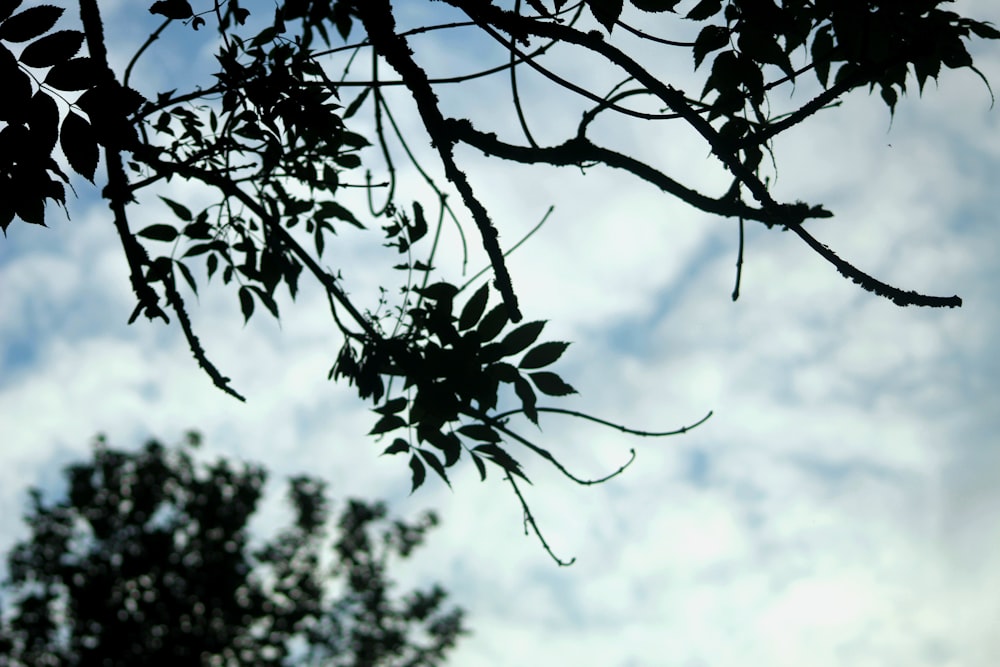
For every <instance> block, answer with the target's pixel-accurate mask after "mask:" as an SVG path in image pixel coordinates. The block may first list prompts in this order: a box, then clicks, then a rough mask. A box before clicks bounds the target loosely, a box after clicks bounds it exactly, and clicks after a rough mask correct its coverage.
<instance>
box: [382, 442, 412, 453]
mask: <svg viewBox="0 0 1000 667" xmlns="http://www.w3.org/2000/svg"><path fill="white" fill-rule="evenodd" d="M408 451H410V443H408V442H407V441H406V440H403V439H402V438H396V439H395V440H393V441H392V444H391V445H389V446H388V447H386V448H385V450H384V451H383V452H382V454H383V455H385V454H403V453H405V452H408Z"/></svg>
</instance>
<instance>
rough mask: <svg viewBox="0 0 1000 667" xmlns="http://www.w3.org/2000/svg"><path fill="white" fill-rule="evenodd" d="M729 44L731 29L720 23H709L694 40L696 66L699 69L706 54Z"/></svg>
mask: <svg viewBox="0 0 1000 667" xmlns="http://www.w3.org/2000/svg"><path fill="white" fill-rule="evenodd" d="M727 44H729V29H728V28H725V27H723V26H720V25H707V26H705V27H704V28H702V29H701V32H699V33H698V37H697V39H695V40H694V47H693V49H692V51H693V53H694V68H695V69H698V67H699V66H700V65H701V63H702V61H704V60H705V56H706V55H708V54H709V53H711V52H712V51H715V50H717V49H721V48H723V47H724V46H726V45H727Z"/></svg>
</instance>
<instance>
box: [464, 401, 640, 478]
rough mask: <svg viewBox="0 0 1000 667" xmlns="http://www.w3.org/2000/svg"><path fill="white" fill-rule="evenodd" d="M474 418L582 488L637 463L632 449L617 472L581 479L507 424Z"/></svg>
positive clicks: (487, 417)
mask: <svg viewBox="0 0 1000 667" xmlns="http://www.w3.org/2000/svg"><path fill="white" fill-rule="evenodd" d="M472 416H474V417H476V418H477V419H479V420H480V421H482V422H483V423H484V424H487V425H489V426H491V427H492V428H495V429H496V430H498V431H500V432H501V433H505V434H507V435H508V436H509V437H511V438H513V439H514V440H517V441H518V442H520V443H521V444H522V445H524V446H525V447H527V448H528V449H530V450H531V451H533V452H534V453H536V454H538V455H539V456H541V457H542V458H543V459H545V460H546V461H548V462H549V463H551V464H552V465H553V466H554V467H555V468H556V470H558V471H559V472H561V473H562V474H563V476H564V477H566V478H567V479H570V480H572V481H574V482H576V483H577V484H580V485H581V486H592V485H595V484H603V483H604V482H607V481H608V480H610V479H612V478H614V477H617V476H618V475H620V474H622V473H623V472H625V469H626V468H628V467H629V466H630V465H632V462H633V461H635V450H634V449H630V450H629V459H628V461H626V462H625V463H624V464H622V466H621V467H620V468H618V470H616V471H614V472H613V473H610V474H608V475H605V476H604V477H599V478H597V479H583V478H581V477H577V476H576V475H574V474H573V473H571V472H570V471H569V470H567V469H566V466H564V465H563V464H561V463H559V460H558V459H556V457H554V456H552V454H551V453H550V452H549V451H548V450H547V449H544V448H542V447H539V446H538V445H536V444H535V443H533V442H531V441H530V440H528V439H527V438H525V437H524V436H522V435H520V434H518V433H516V432H515V431H513V430H511V429H510V428H508V427H507V426H506V425H505V424H501V423H500V422H499V421H497V419H496V417H490V416H488V415H482V414H473V415H472Z"/></svg>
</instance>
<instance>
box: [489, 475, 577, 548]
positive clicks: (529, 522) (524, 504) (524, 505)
mask: <svg viewBox="0 0 1000 667" xmlns="http://www.w3.org/2000/svg"><path fill="white" fill-rule="evenodd" d="M505 479H506V480H507V481H509V482H510V485H511V487H512V488H513V489H514V494H515V495H516V496H517V499H518V500H519V501H520V502H521V510H522V511H523V512H524V534H525V535H527V534H528V526H531V530H532V531H533V532H534V533H535V537H537V538H538V541H539V542H541V543H542V548H544V549H545V551H546V552H547V553H548V554H549V556H550V557H551V558H552V560H554V561H555V562H556V564H557V565H559V566H560V567H569V566H570V565H572V564H573V563H575V562H576V556H574V557H572V558H570V559H569V560H562V559H561V558H559V557H558V556H556V554H555V552H553V551H552V547H550V546H549V543H548V542H547V541H546V540H545V536H544V535H542V531H541V529H540V528H539V527H538V524H537V523H536V522H535V517H534V515H533V514H532V513H531V508H529V507H528V501H526V500H525V499H524V496H523V495H522V494H521V489H520V488H518V486H517V482H516V481H514V476H513V475H510V474H508V475H507V477H506V478H505Z"/></svg>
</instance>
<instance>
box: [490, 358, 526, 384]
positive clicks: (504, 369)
mask: <svg viewBox="0 0 1000 667" xmlns="http://www.w3.org/2000/svg"><path fill="white" fill-rule="evenodd" d="M486 372H487V373H488V374H489V375H490V376H492V377H495V378H496V379H497V380H499V381H501V382H506V383H508V384H509V383H511V382H514V381H516V380H517V379H518V378H519V377H521V374H520V373H518V372H517V369H516V368H514V367H513V366H511V365H510V364H507V363H499V364H491V365H490V366H488V367H487V368H486Z"/></svg>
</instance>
